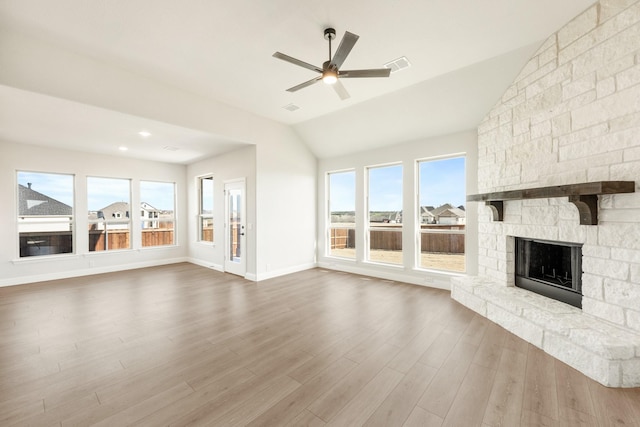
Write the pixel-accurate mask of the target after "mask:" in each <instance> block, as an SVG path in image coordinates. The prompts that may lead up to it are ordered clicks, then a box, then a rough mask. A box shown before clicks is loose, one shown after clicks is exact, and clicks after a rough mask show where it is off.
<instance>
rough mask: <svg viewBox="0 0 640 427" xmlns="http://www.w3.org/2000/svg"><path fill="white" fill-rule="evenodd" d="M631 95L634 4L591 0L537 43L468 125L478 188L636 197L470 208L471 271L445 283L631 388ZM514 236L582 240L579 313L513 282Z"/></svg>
mask: <svg viewBox="0 0 640 427" xmlns="http://www.w3.org/2000/svg"><path fill="white" fill-rule="evenodd" d="M638 99H640V1H638V0H601V1H600V2H598V3H596V4H595V5H593V6H592V7H590V8H589V9H587V10H586V11H585V12H584V13H582V14H581V15H579V16H578V17H576V18H575V19H573V20H572V21H571V22H569V23H568V24H567V25H565V26H564V27H563V28H561V29H560V30H559V31H558V32H557V33H555V34H553V35H552V36H550V37H549V38H548V39H547V40H546V41H545V42H544V43H542V45H541V46H540V48H539V49H538V51H537V52H536V53H535V54H534V55H533V57H532V58H531V60H530V61H529V62H528V63H527V64H526V65H525V67H524V68H523V69H522V71H521V73H520V75H519V76H518V77H517V78H516V80H515V81H514V82H513V84H512V85H511V86H510V87H509V88H508V89H507V91H506V92H505V94H504V95H503V97H502V99H501V100H500V101H499V102H498V103H497V104H496V105H495V106H494V108H493V109H492V110H491V111H490V112H489V113H488V115H487V116H486V117H485V119H484V120H483V122H482V123H481V124H480V126H479V127H478V191H479V192H480V193H482V194H487V193H492V194H493V193H500V192H502V193H509V194H511V193H512V192H515V191H519V190H526V189H532V188H533V189H535V188H543V187H544V188H552V187H559V186H566V185H573V184H579V183H593V182H604V181H607V180H617V181H630V182H632V183H633V184H632V186H633V187H635V188H634V189H635V192H633V193H626V194H603V193H600V194H598V195H595V196H594V197H590V198H589V200H588V203H585V205H590V206H589V207H588V208H589V211H590V212H591V213H592V214H593V213H594V212H595V214H596V215H597V220H595V221H591V222H590V221H585V220H583V217H584V213H585V212H586V211H585V210H584V206H583V205H582V204H581V201H580V200H577V199H576V198H574V197H573V196H559V195H554V196H549V197H546V196H544V195H542V196H540V197H535V198H520V199H518V198H508V199H504V200H503V201H502V200H501V201H499V202H497V201H495V202H491V203H490V205H489V206H485V205H484V204H480V203H478V204H477V208H478V214H479V215H478V217H479V224H478V241H479V250H478V254H479V256H478V275H477V276H467V277H457V278H454V279H452V283H451V296H452V298H454V299H455V300H457V301H459V302H460V303H462V304H464V305H466V306H467V307H469V308H471V309H473V310H475V311H477V312H478V313H480V314H482V315H483V316H486V317H487V318H489V319H490V320H492V321H494V322H496V323H498V324H500V325H501V326H503V327H504V328H506V329H508V330H510V331H512V332H513V333H515V334H516V335H518V336H520V337H521V338H523V339H525V340H527V341H528V342H530V343H532V344H534V345H536V346H538V347H540V348H542V349H543V350H544V351H546V352H547V353H549V354H551V355H552V356H554V357H556V358H558V359H559V360H561V361H563V362H565V363H567V364H569V365H571V366H573V367H574V368H576V369H578V370H579V371H581V372H583V373H584V374H585V375H587V376H589V377H591V378H593V379H595V380H597V381H599V382H600V383H602V384H604V385H607V386H613V387H639V386H640V188H639V187H638V184H639V181H638V180H639V177H640V103H639V102H638ZM538 196H539V194H538ZM472 200H476V201H480V200H488V199H472ZM576 201H577V203H576ZM469 208H473V204H470V206H469ZM496 211H499V218H498V219H499V220H495V219H496ZM516 236H517V237H521V238H525V239H529V240H533V241H553V242H567V243H569V246H571V247H581V251H582V274H581V277H580V278H581V283H580V289H581V293H582V295H581V296H579V298H578V299H579V302H580V304H579V305H581V308H578V307H575V306H572V305H570V304H567V303H565V302H562V301H558V300H556V299H552V298H549V297H548V296H544V295H540V294H538V293H535V292H531V291H529V290H528V289H524V288H520V287H517V286H515V284H516V256H517V255H516V254H517V252H516V242H515V237H516ZM537 268H539V269H540V272H539V273H540V274H542V272H541V266H538V267H537ZM548 268H551V269H552V271H551V272H549V271H547V269H548ZM553 268H554V267H545V273H544V274H545V275H551V276H554V272H553ZM555 268H556V272H555V276H556V277H557V276H561V277H562V276H566V279H568V278H569V271H568V269H567V268H565V267H555ZM558 269H560V270H566V271H560V272H558V271H557V270H558ZM575 275H577V272H576V271H575V270H574V268H573V267H572V270H571V276H572V279H573V276H575ZM563 279H564V278H563ZM560 286H562V285H560Z"/></svg>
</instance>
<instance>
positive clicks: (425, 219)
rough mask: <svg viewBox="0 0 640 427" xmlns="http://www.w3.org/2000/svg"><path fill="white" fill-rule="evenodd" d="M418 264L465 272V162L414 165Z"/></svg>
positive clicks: (454, 159) (432, 162)
mask: <svg viewBox="0 0 640 427" xmlns="http://www.w3.org/2000/svg"><path fill="white" fill-rule="evenodd" d="M418 173H419V178H418V179H419V201H420V203H419V207H418V212H417V215H418V222H419V224H420V226H419V236H418V238H419V242H420V243H419V247H420V254H419V262H418V265H419V266H420V267H423V268H432V269H438V270H448V271H457V272H463V271H465V219H466V213H465V204H464V203H465V200H466V196H465V195H466V186H465V158H464V157H453V158H448V159H438V160H428V161H420V162H418Z"/></svg>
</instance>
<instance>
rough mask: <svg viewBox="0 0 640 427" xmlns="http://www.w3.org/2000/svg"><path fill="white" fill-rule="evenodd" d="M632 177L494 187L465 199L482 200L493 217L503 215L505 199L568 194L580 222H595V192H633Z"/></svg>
mask: <svg viewBox="0 0 640 427" xmlns="http://www.w3.org/2000/svg"><path fill="white" fill-rule="evenodd" d="M635 188H636V183H635V181H598V182H585V183H581V184H568V185H557V186H553V187H538V188H527V189H522V190H510V191H498V192H493V193H482V194H471V195H468V196H467V201H469V202H486V204H487V206H489V207H491V211H492V213H493V220H494V221H502V220H503V218H504V201H505V200H527V199H546V198H552V197H568V198H569V202H571V203H573V204H574V205H576V207H577V208H578V212H579V213H580V224H582V225H597V224H598V196H599V195H601V194H621V193H633V192H635Z"/></svg>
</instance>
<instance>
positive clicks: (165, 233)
mask: <svg viewBox="0 0 640 427" xmlns="http://www.w3.org/2000/svg"><path fill="white" fill-rule="evenodd" d="M141 235H142V236H141V237H142V247H147V246H166V245H173V243H174V239H173V230H172V229H169V228H154V229H145V230H142V233H141ZM107 236H108V242H107V243H108V247H107V249H108V250H114V249H129V248H130V247H131V240H130V233H129V230H108V232H107V233H105V231H104V230H89V250H90V251H104V250H106V248H105V238H106V237H107Z"/></svg>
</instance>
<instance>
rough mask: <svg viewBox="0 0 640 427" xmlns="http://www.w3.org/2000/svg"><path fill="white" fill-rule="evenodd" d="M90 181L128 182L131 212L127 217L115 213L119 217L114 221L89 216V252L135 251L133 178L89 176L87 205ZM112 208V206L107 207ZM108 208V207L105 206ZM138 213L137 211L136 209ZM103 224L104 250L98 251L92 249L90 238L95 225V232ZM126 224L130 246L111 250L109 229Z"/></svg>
mask: <svg viewBox="0 0 640 427" xmlns="http://www.w3.org/2000/svg"><path fill="white" fill-rule="evenodd" d="M90 179H99V180H119V181H126V182H127V183H128V186H129V188H128V197H129V201H128V205H129V210H128V211H126V213H125V215H124V216H122V212H120V211H118V212H115V213H114V214H117V215H118V216H117V217H115V218H114V219H111V218H109V219H107V218H105V217H104V215H103V216H102V218H101V217H100V216H97V218H96V219H91V218H89V216H87V237H88V242H87V243H88V246H87V251H88V252H89V253H91V254H93V253H102V252H116V251H131V250H133V238H132V235H133V222H132V216H133V215H134V214H133V211H132V201H133V200H132V187H133V186H132V185H131V184H132V181H133V180H132V179H131V178H119V177H106V176H95V175H87V176H86V184H87V187H86V189H87V191H86V197H87V199H86V200H87V204H88V202H89V199H90V198H91V197H90V195H89V189H90V184H89V180H90ZM113 203H117V202H112V203H111V204H113ZM107 206H110V205H107ZM104 207H106V206H104ZM136 211H137V209H136ZM96 212H100V211H96ZM101 224H102V226H103V227H104V228H103V230H104V248H103V249H100V250H96V249H93V250H92V249H91V238H90V234H91V233H90V232H91V231H92V229H91V227H92V226H93V225H96V226H97V228H96V229H94V231H95V230H101V228H100V227H99V226H100V225H101ZM123 224H126V225H127V227H126V230H127V231H128V233H129V246H128V247H126V248H115V249H109V246H110V244H109V229H110V227H109V226H110V225H111V226H114V225H123ZM111 229H112V230H114V229H115V230H122V229H124V228H113V227H112V228H111Z"/></svg>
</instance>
